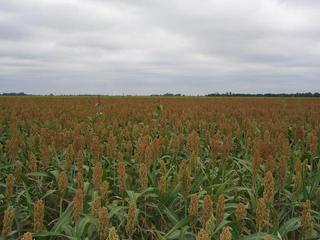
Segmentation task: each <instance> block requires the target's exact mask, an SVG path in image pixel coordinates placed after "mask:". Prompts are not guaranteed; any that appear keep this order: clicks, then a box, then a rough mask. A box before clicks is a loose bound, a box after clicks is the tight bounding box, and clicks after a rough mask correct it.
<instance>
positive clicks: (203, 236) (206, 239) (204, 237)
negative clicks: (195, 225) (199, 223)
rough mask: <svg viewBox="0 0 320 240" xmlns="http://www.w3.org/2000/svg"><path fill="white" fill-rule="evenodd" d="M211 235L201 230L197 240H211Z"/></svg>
mask: <svg viewBox="0 0 320 240" xmlns="http://www.w3.org/2000/svg"><path fill="white" fill-rule="evenodd" d="M210 239H211V238H210V236H209V234H208V233H207V232H206V230H204V229H200V231H199V232H198V234H197V237H196V240H210Z"/></svg>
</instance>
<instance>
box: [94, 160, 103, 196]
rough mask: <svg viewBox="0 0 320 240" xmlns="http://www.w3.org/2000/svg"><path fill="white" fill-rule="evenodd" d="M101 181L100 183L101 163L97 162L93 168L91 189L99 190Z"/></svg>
mask: <svg viewBox="0 0 320 240" xmlns="http://www.w3.org/2000/svg"><path fill="white" fill-rule="evenodd" d="M101 181H102V163H101V162H97V163H96V165H95V166H94V168H93V173H92V184H93V189H94V190H95V191H98V190H100V185H101Z"/></svg>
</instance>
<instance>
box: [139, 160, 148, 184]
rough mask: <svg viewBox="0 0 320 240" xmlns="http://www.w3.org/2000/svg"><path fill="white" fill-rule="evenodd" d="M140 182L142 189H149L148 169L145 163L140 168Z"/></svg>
mask: <svg viewBox="0 0 320 240" xmlns="http://www.w3.org/2000/svg"><path fill="white" fill-rule="evenodd" d="M139 180H140V185H141V188H142V189H146V188H147V187H148V168H147V165H146V164H145V163H141V164H140V167H139Z"/></svg>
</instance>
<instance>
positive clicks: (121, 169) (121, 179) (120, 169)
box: [117, 159, 126, 192]
mask: <svg viewBox="0 0 320 240" xmlns="http://www.w3.org/2000/svg"><path fill="white" fill-rule="evenodd" d="M117 173H118V185H119V189H120V191H122V192H124V191H125V190H126V165H125V163H124V161H123V160H121V159H120V160H119V162H118V166H117Z"/></svg>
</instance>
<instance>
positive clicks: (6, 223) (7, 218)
mask: <svg viewBox="0 0 320 240" xmlns="http://www.w3.org/2000/svg"><path fill="white" fill-rule="evenodd" d="M14 213H15V210H14V208H13V207H11V206H10V207H8V208H7V209H6V210H5V211H4V217H3V222H2V226H3V227H2V232H1V234H2V236H4V237H6V236H8V234H9V233H10V232H11V227H12V222H13V218H14Z"/></svg>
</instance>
